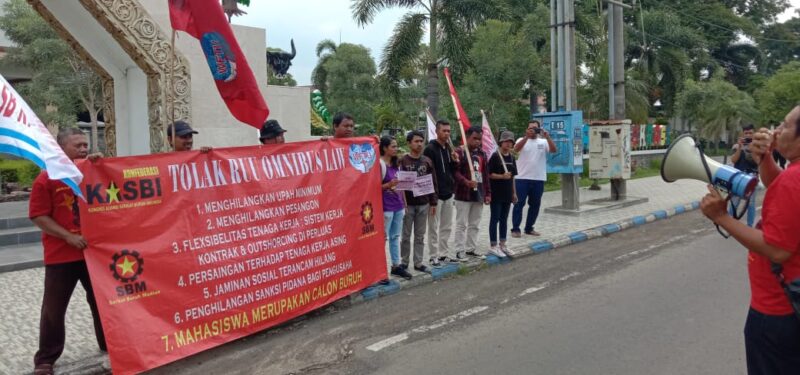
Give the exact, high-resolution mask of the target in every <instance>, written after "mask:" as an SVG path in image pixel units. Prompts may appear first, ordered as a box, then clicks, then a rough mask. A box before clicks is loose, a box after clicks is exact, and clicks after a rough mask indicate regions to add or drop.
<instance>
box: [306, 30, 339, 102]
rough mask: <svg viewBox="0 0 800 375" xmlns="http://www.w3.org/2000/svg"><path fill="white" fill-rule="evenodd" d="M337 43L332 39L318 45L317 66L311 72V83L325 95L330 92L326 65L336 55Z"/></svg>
mask: <svg viewBox="0 0 800 375" xmlns="http://www.w3.org/2000/svg"><path fill="white" fill-rule="evenodd" d="M336 47H337V46H336V43H335V42H334V41H332V40H330V39H325V40H323V41H321V42H319V43H318V44H317V58H319V60H318V61H317V66H316V67H314V70H313V71H312V72H311V83H313V84H314V87H316V88H317V89H319V91H321V92H322V93H323V94H324V93H326V92H327V91H328V71H327V69H325V63H326V62H328V61H329V60H330V59H331V58H332V57H333V56H334V55H335V54H336Z"/></svg>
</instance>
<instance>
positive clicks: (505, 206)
mask: <svg viewBox="0 0 800 375" xmlns="http://www.w3.org/2000/svg"><path fill="white" fill-rule="evenodd" d="M489 208H490V209H491V215H490V216H489V243H490V244H491V245H492V246H495V245H497V234H498V233H497V229H498V228H497V227H498V225H499V226H500V242H506V235H507V234H508V212H509V211H511V203H495V202H492V203H491V205H490V206H489Z"/></svg>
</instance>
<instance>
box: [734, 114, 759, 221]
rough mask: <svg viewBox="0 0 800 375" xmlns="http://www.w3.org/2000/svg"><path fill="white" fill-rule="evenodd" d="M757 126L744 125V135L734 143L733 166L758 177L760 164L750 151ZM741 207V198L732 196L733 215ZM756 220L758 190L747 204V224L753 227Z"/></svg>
mask: <svg viewBox="0 0 800 375" xmlns="http://www.w3.org/2000/svg"><path fill="white" fill-rule="evenodd" d="M754 130H755V127H754V126H753V125H745V126H744V127H742V136H741V137H739V141H738V142H736V144H735V145H733V155H731V162H733V167H734V168H736V169H738V170H740V171H742V172H744V173H748V174H752V175H755V176H756V177H758V164H756V162H755V160H754V159H753V155H752V153H751V152H750V143H751V142H753V132H754ZM737 207H739V198H738V197H731V207H730V213H731V216H734V215H736V209H737ZM755 220H756V192H755V191H754V192H753V195H752V196H750V202H749V204H748V205H747V226H749V227H752V226H753V223H754V222H755Z"/></svg>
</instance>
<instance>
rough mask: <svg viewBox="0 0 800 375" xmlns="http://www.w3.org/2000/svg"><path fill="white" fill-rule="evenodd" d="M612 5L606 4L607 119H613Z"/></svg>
mask: <svg viewBox="0 0 800 375" xmlns="http://www.w3.org/2000/svg"><path fill="white" fill-rule="evenodd" d="M614 8H615V7H614V5H613V4H608V8H607V12H608V118H609V119H613V118H614V108H615V106H614V60H615V57H614V56H615V54H614V46H615V43H614Z"/></svg>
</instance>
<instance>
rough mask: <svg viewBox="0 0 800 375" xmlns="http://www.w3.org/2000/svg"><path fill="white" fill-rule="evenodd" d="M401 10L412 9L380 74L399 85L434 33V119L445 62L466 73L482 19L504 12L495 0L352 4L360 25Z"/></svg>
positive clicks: (430, 73)
mask: <svg viewBox="0 0 800 375" xmlns="http://www.w3.org/2000/svg"><path fill="white" fill-rule="evenodd" d="M392 7H401V8H407V9H409V13H407V14H406V15H404V16H403V18H402V19H401V20H400V22H399V23H398V24H397V26H396V27H395V29H394V34H393V35H392V37H391V38H390V39H389V42H388V43H387V44H386V47H385V48H384V50H383V56H382V58H381V64H380V71H381V75H382V76H383V77H384V79H385V80H386V81H387V82H390V83H392V84H394V85H397V84H398V83H399V82H400V80H401V72H402V71H403V68H404V67H405V66H407V65H408V64H409V63H410V62H411V61H413V60H414V59H415V58H417V57H418V53H419V48H420V43H421V39H422V37H423V36H424V35H425V31H426V26H428V30H429V33H428V35H429V39H428V52H429V53H428V54H427V56H425V60H426V64H425V65H426V67H427V94H426V97H427V104H428V108H429V109H430V111H431V114H433V116H438V110H439V70H440V68H441V66H442V65H443V64H445V63H446V65H448V66H450V67H451V69H453V71H454V72H455V73H457V75H461V74H460V73H463V72H464V71H465V70H466V69H467V67H468V66H469V56H468V53H469V50H470V45H471V41H472V38H471V32H472V30H474V28H475V27H476V26H477V25H478V24H479V23H480V22H482V21H484V20H486V19H488V18H491V17H498V16H500V15H501V14H502V13H503V12H502V11H501V9H500V8H499V7H498V6H496V4H495V2H494V1H488V0H486V1H484V0H353V4H352V10H353V18H354V19H355V20H356V21H357V22H358V24H359V25H360V26H364V25H367V24H369V23H371V22H372V20H373V19H374V17H375V15H376V14H377V13H379V12H380V11H382V10H384V9H387V8H392Z"/></svg>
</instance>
